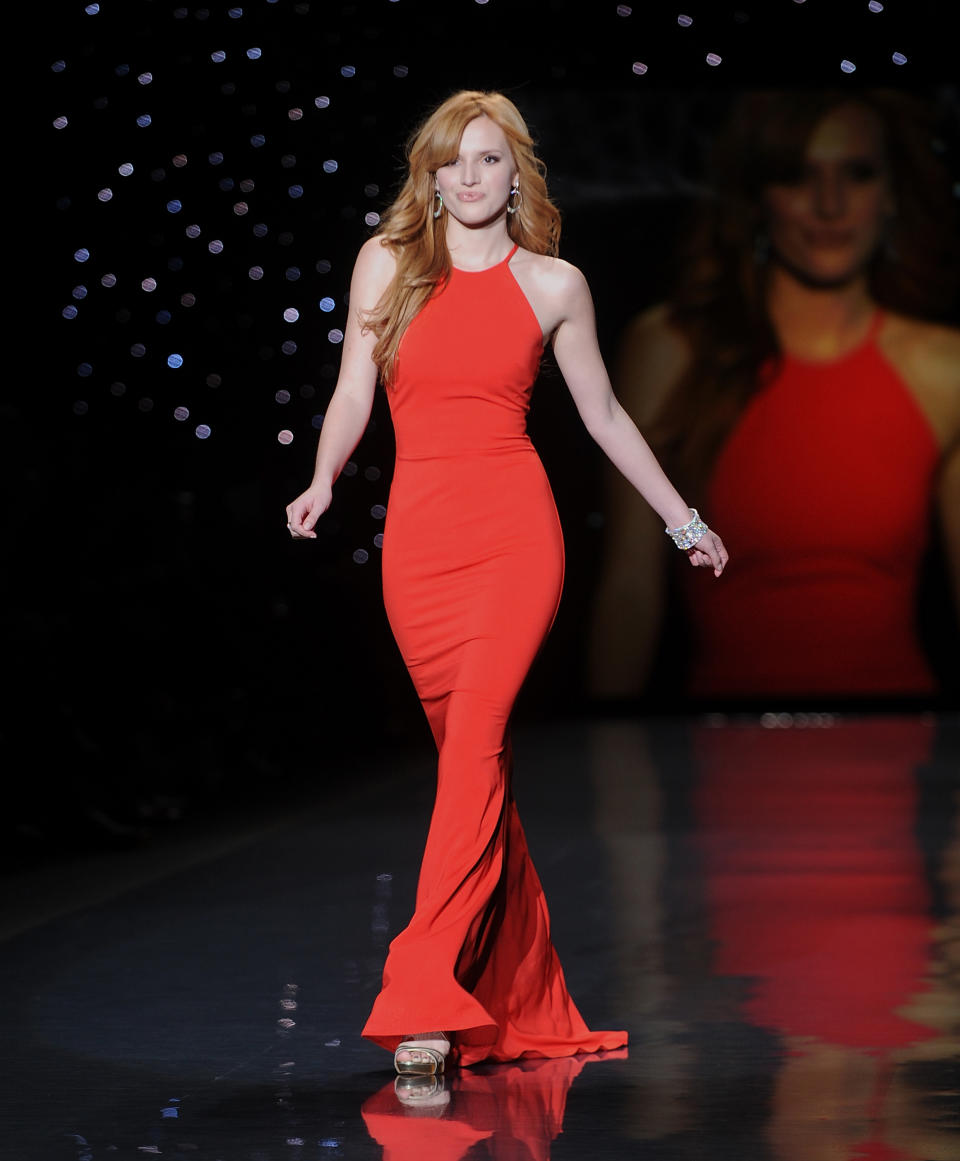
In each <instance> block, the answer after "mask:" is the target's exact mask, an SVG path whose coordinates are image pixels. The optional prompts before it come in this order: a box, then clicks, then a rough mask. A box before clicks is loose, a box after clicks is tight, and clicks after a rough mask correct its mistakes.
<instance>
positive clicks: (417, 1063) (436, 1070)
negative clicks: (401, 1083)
mask: <svg viewBox="0 0 960 1161" xmlns="http://www.w3.org/2000/svg"><path fill="white" fill-rule="evenodd" d="M424 1040H446V1042H447V1044H449V1043H450V1041H449V1039H448V1038H447V1037H446V1036H444V1035H443V1033H442V1032H441V1033H440V1034H439V1035H437V1036H424V1037H423V1038H422V1039H421V1040H404V1041H403V1042H402V1043H400V1044H398V1045H397V1049H396V1051H395V1052H394V1054H393V1067H394V1068H395V1069H396V1070H397V1074H398V1075H399V1076H440V1075H441V1074H442V1073H443V1066H444V1062H445V1061H446V1058H447V1054H446V1052H441V1051H440V1050H439V1049H437V1048H428V1047H427V1046H426V1045H425V1044H424V1043H423V1041H424ZM401 1052H407V1053H409V1054H410V1055H411V1056H416V1057H418V1058H419V1059H413V1060H400V1059H398V1057H399V1056H400V1053H401Z"/></svg>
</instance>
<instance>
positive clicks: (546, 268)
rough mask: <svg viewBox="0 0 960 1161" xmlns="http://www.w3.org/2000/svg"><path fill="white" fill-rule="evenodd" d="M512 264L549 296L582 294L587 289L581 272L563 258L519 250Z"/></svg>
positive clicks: (519, 272)
mask: <svg viewBox="0 0 960 1161" xmlns="http://www.w3.org/2000/svg"><path fill="white" fill-rule="evenodd" d="M512 265H513V267H514V269H515V270H516V272H517V273H518V274H520V275H522V276H523V277H524V278H526V279H529V280H530V282H531V283H532V284H534V285H535V286H536V287H537V288H538V289H539V290H540V291H541V292H542V293H544V294H549V295H550V296H551V297H557V298H563V297H565V296H567V295H570V294H578V293H579V294H582V293H583V292H584V291H585V290H588V289H589V288H588V287H587V280H586V278H585V277H584V276H583V273H582V272H581V271H580V270H579V269H578V268H577V267H576V266H574V265H573V263H571V262H567V261H566V259H564V258H553V257H551V256H550V255H549V254H535V253H534V252H533V251H532V250H519V251H518V252H517V256H516V258H514V260H513V263H512Z"/></svg>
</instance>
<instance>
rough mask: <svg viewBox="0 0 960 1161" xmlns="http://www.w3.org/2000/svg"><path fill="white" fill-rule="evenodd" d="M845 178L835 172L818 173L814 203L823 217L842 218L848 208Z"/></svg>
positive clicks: (815, 182) (819, 214)
mask: <svg viewBox="0 0 960 1161" xmlns="http://www.w3.org/2000/svg"><path fill="white" fill-rule="evenodd" d="M846 202H847V199H846V190H845V189H844V184H843V178H842V177H840V176H839V175H838V174H835V173H821V174H818V175H817V177H816V178H815V180H814V185H813V204H814V209H815V210H816V213H817V216H818V217H821V218H841V217H843V214H844V212H845V210H846Z"/></svg>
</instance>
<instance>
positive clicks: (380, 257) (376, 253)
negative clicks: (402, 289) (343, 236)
mask: <svg viewBox="0 0 960 1161" xmlns="http://www.w3.org/2000/svg"><path fill="white" fill-rule="evenodd" d="M396 268H397V259H396V256H395V255H394V252H393V247H392V246H389V245H388V244H387V243H386V242H385V241H384V240H383V239H382V238H381V237H379V236H377V235H375V236H374V237H372V238H368V239H367V240H366V242H364V244H363V245H362V246H361V247H360V250H359V251H358V253H357V260H356V262H355V263H354V267H353V269H354V273H355V274H359V275H360V276H361V277H364V278H374V279H376V278H384V277H386V278H387V279H388V280H389V279H390V278H392V277H393V274H394V271H395V270H396Z"/></svg>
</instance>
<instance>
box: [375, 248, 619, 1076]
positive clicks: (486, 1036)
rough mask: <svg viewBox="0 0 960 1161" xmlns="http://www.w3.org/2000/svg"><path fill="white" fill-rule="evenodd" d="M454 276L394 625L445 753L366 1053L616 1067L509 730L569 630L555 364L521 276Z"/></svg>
mask: <svg viewBox="0 0 960 1161" xmlns="http://www.w3.org/2000/svg"><path fill="white" fill-rule="evenodd" d="M516 249H517V248H516V247H514V249H513V250H512V251H511V252H510V254H509V255H508V256H507V258H505V259H504V260H503V261H502V262H500V263H498V264H497V265H495V266H492V267H489V268H488V269H486V270H482V271H476V272H468V271H463V270H456V269H454V270H453V271H451V273H450V276H449V277H448V278H447V279H446V281H445V282H444V284H443V285H442V286H441V287H440V288H439V289H438V290H437V292H436V293H435V294H434V295H433V296H432V297H431V299H430V300H429V301H428V303H427V305H426V306H425V307H424V309H423V310H422V311H421V312H420V313H419V314H418V315H417V316H416V317H415V318H414V319H413V321H412V322H411V323H410V325H409V326H408V328H407V331H406V333H405V335H404V337H403V341H402V343H401V346H400V353H399V363H398V370H397V375H396V378H395V382H394V384H393V386H392V387H391V388H390V390H389V393H388V397H389V402H390V409H391V415H392V418H393V424H394V429H395V435H396V465H395V470H394V477H393V483H392V486H391V491H390V500H389V505H388V510H387V521H386V526H385V529H384V538H383V591H384V602H385V605H386V610H387V616H388V618H389V621H390V626H391V628H392V630H393V634H394V636H395V638H396V640H397V644H398V645H399V647H400V652H401V654H402V656H403V659H404V662H405V664H406V666H407V669H408V671H409V673H410V676H411V678H412V679H413V683H414V686H415V688H416V691H417V693H418V695H419V697H420V700H421V703H422V704H423V708H424V710H425V712H426V715H427V719H428V721H429V723H430V728H431V730H432V732H433V736H434V740H435V741H436V745H437V749H438V751H439V765H438V773H437V797H436V803H435V805H434V809H433V814H432V817H431V821H430V828H429V832H428V835H427V843H426V849H425V851H424V855H423V862H422V865H421V868H420V877H419V881H418V886H417V896H416V908H415V911H414V915H413V918H412V919H411V921H410V923H409V925H408V926H407V927H406V929H405V930H403V931H402V932H400V934H399V935H397V937H396V938H395V939H394V940H393V942H392V943H391V945H390V950H389V954H388V956H387V962H386V965H385V967H384V973H383V989H382V991H381V992H380V994H379V996H378V997H377V999H376V1001H375V1003H374V1005H373V1009H372V1011H371V1013H370V1016H369V1019H368V1021H367V1023H366V1026H365V1027H364V1030H363V1035H364V1036H366V1037H367V1038H368V1039H370V1040H373V1041H375V1042H376V1043H378V1044H380V1045H382V1046H383V1047H385V1048H388V1049H390V1050H391V1051H392V1050H394V1049H395V1048H396V1046H397V1045H398V1044H399V1042H400V1041H401V1040H402V1039H403V1038H404V1037H405V1036H408V1035H413V1034H416V1033H418V1032H419V1033H422V1032H425V1031H430V1030H434V1029H443V1030H444V1031H445V1032H447V1033H448V1034H450V1035H451V1038H452V1041H453V1051H454V1053H455V1055H456V1057H457V1059H459V1061H460V1063H462V1064H473V1063H476V1062H477V1061H480V1060H497V1061H505V1060H514V1059H518V1058H520V1057H524V1056H530V1057H537V1056H540V1057H560V1056H569V1055H573V1054H574V1053H578V1052H595V1051H598V1050H601V1049H607V1048H615V1047H618V1046H621V1045H623V1044H624V1043H625V1042H626V1033H624V1032H592V1031H590V1030H589V1029H588V1028H587V1026H586V1024H585V1023H584V1021H583V1019H582V1017H581V1016H580V1013H579V1012H578V1011H577V1008H576V1007H575V1005H574V1003H573V1001H572V1000H571V998H570V995H569V993H568V991H567V987H566V984H565V982H564V976H563V971H562V969H561V966H560V962H559V960H558V958H557V954H556V952H555V950H554V947H553V944H552V942H551V939H550V923H549V918H548V914H547V907H546V902H545V900H544V894H543V890H542V888H541V885H540V881H539V879H538V877H537V874H536V871H535V870H534V867H533V863H532V862H531V859H530V855H529V853H528V850H527V845H526V839H525V838H524V833H523V828H522V827H521V824H520V819H519V816H518V814H517V808H516V804H515V802H514V799H513V796H512V793H511V788H510V770H511V761H510V745H509V739H508V722H509V718H510V714H511V710H512V708H513V704H514V700H515V698H516V696H517V693H518V692H519V690H520V687H521V685H522V683H523V681H524V678H525V677H526V674H527V672H528V670H529V668H530V666H531V664H532V662H533V660H534V658H535V657H536V655H537V652H538V651H539V649H540V647H541V645H542V643H543V641H544V638H545V637H546V636H547V633H548V632H549V630H550V627H551V625H552V623H553V619H554V616H555V614H556V611H557V606H558V602H559V599H560V592H561V588H562V583H563V538H562V534H561V530H560V522H559V519H558V516H557V511H556V506H555V504H554V500H553V495H552V493H551V490H550V485H549V483H548V482H547V477H546V474H545V473H544V470H543V466H542V464H541V462H540V459H539V457H538V456H537V453H536V451H535V450H534V448H533V445H532V443H531V442H530V438H529V436H528V435H527V433H526V416H527V411H528V407H529V402H530V394H531V390H532V387H533V383H534V380H535V379H536V376H537V373H538V370H539V365H540V359H541V355H542V352H543V338H542V332H541V328H540V324H539V322H538V321H537V318H536V315H535V314H534V312H533V309H532V308H531V306H530V304H529V302H528V301H527V299H526V297H525V296H524V294H523V292H522V291H521V289H520V287H519V285H518V283H517V281H516V279H515V278H514V275H513V272H512V270H511V268H510V259H511V258H512V257H513V254H514V253H515V252H516Z"/></svg>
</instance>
